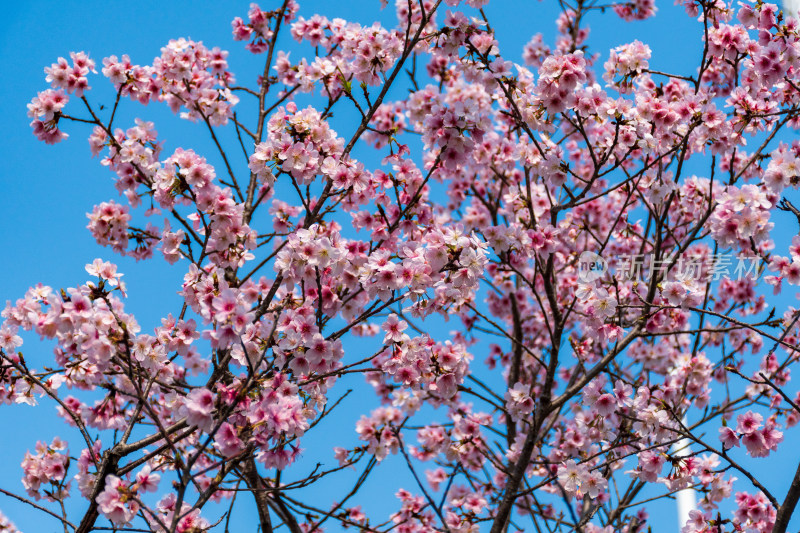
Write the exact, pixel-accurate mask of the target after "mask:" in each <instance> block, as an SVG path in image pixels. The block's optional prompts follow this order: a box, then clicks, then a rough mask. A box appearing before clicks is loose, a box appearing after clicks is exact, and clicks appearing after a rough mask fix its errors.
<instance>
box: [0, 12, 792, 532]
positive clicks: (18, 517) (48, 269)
mask: <svg viewBox="0 0 800 533" xmlns="http://www.w3.org/2000/svg"><path fill="white" fill-rule="evenodd" d="M300 4H301V5H300V7H301V14H302V15H305V16H310V15H311V14H313V13H316V12H319V13H322V14H325V15H327V16H330V17H333V16H339V17H342V18H345V19H348V20H354V21H357V22H361V23H371V22H372V21H373V20H376V19H380V20H383V21H387V22H388V23H389V24H390V25H392V26H393V25H394V10H393V6H390V7H389V8H387V9H386V10H384V11H383V12H381V11H380V10H379V6H380V3H379V1H378V0H351V1H344V2H323V1H319V0H316V1H305V2H304V1H302V0H301V2H300ZM248 5H249V2H189V1H185V0H184V1H169V2H152V1H146V2H138V3H130V2H124V3H123V2H109V1H107V0H106V1H96V0H87V1H82V2H54V1H53V2H14V3H6V4H4V14H3V19H2V22H0V71H2V72H3V73H4V83H2V84H0V101H2V102H3V110H4V112H3V113H2V114H0V128H1V131H3V132H4V134H5V135H4V142H0V160H2V161H3V165H2V167H0V183H1V185H0V191H1V192H2V211H0V230H2V231H0V250H2V251H3V263H2V265H3V266H2V269H0V272H2V275H0V303H3V302H4V301H5V300H6V299H12V300H13V299H16V298H18V297H19V296H21V295H22V294H23V293H24V292H25V290H26V289H27V288H28V287H30V286H32V285H34V284H36V283H38V282H42V283H45V284H47V285H51V286H53V287H55V288H60V287H69V286H75V285H76V284H78V283H81V282H83V281H85V280H86V279H88V278H87V274H86V273H85V271H84V265H85V264H86V263H88V262H90V261H91V260H92V259H93V258H95V257H101V258H103V259H105V260H111V261H113V262H116V263H117V264H119V265H120V270H121V271H122V272H124V273H125V278H124V279H125V281H126V282H127V283H128V289H129V298H128V299H127V302H126V306H127V309H128V310H129V311H131V312H133V313H135V314H136V316H137V318H138V320H139V322H140V324H142V326H143V329H144V330H149V329H152V327H153V326H155V325H156V324H157V323H158V320H159V319H160V317H162V316H166V314H167V313H169V312H172V313H177V311H179V298H178V297H177V296H176V295H175V291H177V290H178V288H179V286H180V280H181V278H182V275H183V268H184V267H185V264H181V263H179V264H177V265H175V266H173V267H169V266H167V265H166V264H165V263H164V262H163V261H161V260H160V259H156V260H154V261H147V262H141V263H139V264H135V263H134V262H133V261H131V260H126V259H120V258H118V257H115V256H114V255H113V254H112V253H111V251H110V250H109V249H106V248H101V247H99V246H97V245H96V244H95V243H94V241H93V239H92V238H91V236H90V235H89V233H88V230H86V229H85V227H86V223H87V220H86V216H85V213H86V212H87V211H89V210H91V208H92V206H93V205H95V204H97V203H99V202H102V201H106V200H108V199H111V198H115V199H118V198H117V195H116V191H115V189H114V188H113V184H112V179H111V178H112V176H111V174H110V173H109V172H108V170H107V169H106V168H104V167H102V166H100V165H99V161H98V160H97V159H92V158H91V156H90V154H89V151H88V145H87V142H86V137H87V136H88V134H89V131H88V129H87V128H83V127H81V126H80V125H75V124H68V125H67V126H66V130H67V132H68V133H70V134H71V137H70V138H69V139H68V140H67V141H65V142H62V143H60V144H58V145H56V146H52V147H51V146H45V145H44V144H43V143H40V142H38V141H37V140H36V139H35V138H34V137H33V135H32V134H31V131H30V128H29V126H28V123H29V122H30V119H29V118H28V117H27V116H26V111H27V109H26V104H27V103H28V102H29V101H30V100H31V98H32V97H33V96H35V95H36V93H37V91H41V90H43V89H45V88H46V87H47V85H46V83H45V81H44V74H43V72H42V68H43V67H44V66H46V65H49V64H50V63H52V62H54V61H55V60H56V59H57V58H58V57H59V56H65V57H67V56H68V53H69V52H70V51H78V50H83V51H86V52H88V53H89V54H90V56H91V57H92V58H94V59H95V60H96V61H97V62H98V64H100V61H101V60H102V58H103V57H106V56H108V55H112V54H116V55H118V56H119V55H122V54H128V55H130V57H131V59H132V61H133V62H134V63H138V64H149V63H150V62H151V61H152V59H153V57H155V56H157V55H158V54H159V49H160V48H161V46H163V45H164V44H166V42H167V41H168V40H169V39H171V38H177V37H191V38H192V39H195V40H202V41H203V42H205V43H206V44H207V45H208V46H220V47H221V48H223V49H227V50H230V51H231V55H230V56H229V62H230V64H231V70H232V71H233V72H234V73H235V74H236V75H237V80H238V82H239V83H241V84H249V85H253V83H254V81H255V77H256V76H257V75H258V74H259V73H260V68H261V64H262V63H261V61H262V58H261V57H257V58H255V59H254V58H253V56H251V54H249V53H248V52H246V51H245V50H244V48H243V43H236V42H233V41H232V39H231V32H230V21H231V19H232V18H233V17H234V16H242V17H246V12H247V9H248ZM261 5H262V7H265V8H267V7H271V6H270V4H269V3H268V2H266V1H262V2H261ZM658 7H659V10H660V11H659V14H658V16H657V17H655V18H654V19H651V20H648V21H644V22H637V23H633V24H624V23H622V22H621V21H619V19H617V18H616V17H615V16H614V15H610V14H606V15H603V16H600V15H599V14H595V15H591V16H590V17H589V19H588V23H589V25H590V26H591V28H592V37H591V38H590V43H591V44H592V51H593V52H600V53H601V59H600V61H599V64H600V65H602V62H603V61H605V58H606V56H607V53H608V49H609V48H611V47H614V46H618V45H620V44H623V43H626V42H630V41H632V40H634V39H640V40H642V41H645V42H647V43H648V44H650V46H651V48H652V49H653V60H652V61H651V68H654V69H658V70H666V71H670V70H673V71H675V70H682V71H683V72H684V73H685V72H686V68H687V65H692V64H693V62H696V61H697V54H698V53H699V51H700V46H701V44H700V35H701V33H700V31H701V30H700V26H699V25H697V24H693V23H691V21H689V19H688V18H687V17H686V16H685V15H684V14H683V12H682V9H681V8H680V7H675V6H673V5H672V2H671V1H661V2H659V3H658ZM556 13H557V2H555V1H554V0H544V1H542V2H537V1H533V0H495V1H494V3H492V4H490V5H489V7H488V8H487V14H488V16H489V18H490V21H491V22H492V24H493V26H494V27H495V29H496V31H497V33H498V36H499V41H500V46H501V51H502V52H503V55H504V56H505V57H506V58H507V59H510V60H513V61H515V62H520V63H521V52H522V46H523V45H524V44H525V43H526V42H527V41H528V40H529V39H530V37H531V36H532V35H533V34H534V33H536V32H539V31H541V32H543V33H544V35H545V40H546V41H547V42H548V43H549V44H552V43H553V38H554V36H555V28H554V24H553V21H554V19H555V15H556ZM281 41H282V47H283V49H286V50H292V49H296V45H295V43H294V41H291V40H290V39H289V36H288V33H284V34H283V38H282V40H281ZM297 57H299V55H298V52H294V53H293V54H292V58H293V59H296V58H297ZM90 84H91V85H92V86H93V87H96V88H97V89H99V90H96V91H92V92H90V93H89V98H90V99H91V100H92V101H93V102H94V103H104V104H106V105H110V104H112V103H113V93H112V92H111V90H110V88H109V87H110V85H109V84H108V82H107V80H105V79H104V78H103V77H102V76H101V75H96V76H93V77H91V78H90ZM390 97H391V94H390ZM71 105H72V104H71ZM72 109H76V107H73V108H72ZM67 111H68V112H70V108H69V107H68V108H67ZM134 117H142V118H146V119H148V120H153V121H155V122H156V129H157V130H158V132H159V138H160V139H164V140H166V145H165V153H166V154H169V153H171V152H172V151H173V150H174V149H175V148H176V147H177V146H184V147H187V146H189V147H192V148H194V149H195V150H196V151H198V152H200V153H202V154H204V155H206V156H207V157H208V158H209V160H210V161H211V162H212V163H215V164H216V163H217V158H216V157H215V155H214V153H213V151H212V149H211V145H210V144H209V141H208V139H207V138H206V136H205V135H204V133H205V132H203V131H201V130H200V129H199V128H196V127H194V126H193V125H192V124H190V123H187V122H185V121H181V120H180V119H178V118H176V117H175V116H173V115H172V113H171V112H169V110H168V109H167V108H166V106H164V105H159V104H150V105H149V106H148V107H147V108H142V107H141V106H139V105H138V104H132V103H130V102H125V105H124V107H123V108H122V110H121V114H120V115H119V119H118V121H117V124H118V125H120V126H126V127H127V125H130V124H132V123H133V118H134ZM348 119H352V117H351V116H348V115H347V114H342V115H339V116H337V119H336V123H335V124H334V127H335V129H336V130H337V131H339V133H340V134H341V135H343V136H345V137H347V136H348V135H349V134H350V133H351V132H352V130H353V128H354V124H353V122H352V121H350V122H348ZM187 139H188V143H189V144H188V145H187ZM356 155H357V156H359V155H360V156H361V157H363V158H364V159H365V160H367V161H369V160H370V156H369V155H368V154H365V153H364V152H362V153H361V154H356ZM50 350H51V346H50V345H49V344H47V345H45V344H42V343H39V342H38V341H37V340H35V339H32V338H31V337H26V346H24V351H25V354H26V357H27V358H28V359H30V360H33V361H36V362H37V363H34V364H38V365H41V364H42V363H41V362H43V361H46V360H48V359H49V358H50V357H51V355H50ZM484 357H485V355H484V354H477V357H476V359H477V360H479V361H480V360H483V359H484ZM346 386H347V387H357V388H358V389H363V388H365V387H366V385H365V384H364V383H363V381H362V380H361V378H353V379H352V380H351V381H350V382H349V383H348V384H347V385H346ZM352 398H353V399H351V400H350V401H349V403H344V404H343V408H342V409H343V410H344V414H343V415H342V416H341V417H340V418H339V419H338V420H337V422H336V423H335V424H334V423H331V424H328V426H327V428H326V429H325V431H326V432H327V434H328V435H329V436H330V437H331V439H330V440H328V441H325V442H321V443H315V442H314V440H313V437H312V439H305V440H304V441H303V445H304V447H305V448H306V450H307V452H306V464H307V465H308V464H310V465H313V463H314V462H315V461H317V460H320V461H325V462H327V463H328V464H330V463H331V462H332V456H331V452H330V446H331V443H330V442H331V440H334V439H340V440H341V443H342V444H352V443H355V441H356V438H355V433H354V429H353V424H354V422H355V419H356V418H357V417H358V416H359V415H360V414H361V413H362V412H364V409H363V408H362V406H363V404H364V403H363V402H370V401H371V400H369V394H368V393H364V392H361V393H359V392H356V393H355V394H354V395H353V397H352ZM0 425H2V426H1V427H2V428H3V431H2V433H0V457H1V458H2V459H1V460H0V487H2V488H4V489H8V490H21V486H20V483H19V479H20V477H21V469H20V468H19V462H20V461H21V460H22V457H23V454H24V452H25V450H26V449H33V447H34V445H35V442H36V440H47V441H49V440H50V439H51V438H52V436H53V435H54V434H56V429H57V428H58V427H59V426H60V422H59V419H57V418H56V417H55V415H54V411H53V410H52V409H51V408H49V407H45V408H40V409H35V410H34V409H32V408H30V407H27V406H10V407H9V406H2V407H0ZM787 437H789V435H787ZM336 444H339V442H337V443H336ZM72 451H73V452H74V453H78V452H79V449H78V444H77V441H75V446H74V447H73V449H72ZM783 454H784V455H785V456H786V458H787V459H791V458H794V460H795V461H796V454H791V453H788V452H786V450H785V449H784V451H783ZM775 459H776V458H775V457H772V458H770V459H769V464H771V465H774V464H776V463H775ZM389 463H391V462H389ZM381 468H384V469H386V470H385V471H384V474H386V473H389V474H390V475H391V476H392V478H394V479H406V480H407V481H408V483H406V484H405V485H406V486H407V487H408V488H412V487H413V482H412V481H411V480H410V477H409V476H408V474H407V473H406V472H405V469H404V468H403V467H402V465H400V464H399V462H397V461H395V462H394V463H392V464H386V465H382V466H381ZM775 475H776V478H775V479H774V480H772V481H774V482H775V483H776V485H774V486H776V487H784V486H788V479H787V480H781V479H780V476H781V474H780V473H778V472H776V473H775ZM380 476H381V474H380V473H379V474H378V476H376V477H375V481H373V482H372V483H371V484H370V485H368V487H367V489H368V494H369V497H368V498H366V499H365V500H362V501H361V502H359V503H362V504H363V505H364V507H365V508H366V509H370V510H373V511H376V512H378V513H382V514H383V516H388V514H389V513H390V512H392V511H393V510H395V509H396V508H397V505H396V500H395V498H394V497H393V496H392V494H393V493H394V491H395V490H396V487H395V486H394V485H392V486H386V485H382V484H380V483H378V481H379V477H380ZM328 488H329V489H335V487H332V486H329V487H328ZM739 488H740V489H741V490H751V488H750V487H748V486H747V485H746V484H740V485H739ZM784 490H785V489H783V488H780V489H779V490H776V492H777V494H781V495H782V494H783V492H784ZM0 509H1V510H3V511H4V512H5V513H6V514H7V515H8V516H9V517H10V518H11V519H12V520H13V521H14V522H16V524H17V525H18V526H19V527H20V528H21V529H23V530H24V531H25V532H27V533H38V532H43V533H45V532H49V531H56V530H57V524H56V523H55V522H54V521H47V522H40V521H39V519H38V515H37V514H36V513H33V512H30V510H29V509H27V508H25V507H24V506H22V505H21V504H18V503H16V502H13V501H11V500H9V499H7V498H5V497H0ZM650 510H651V514H652V515H653V516H652V518H654V519H655V520H654V521H653V522H654V531H676V524H675V520H674V516H673V514H674V511H673V508H672V506H671V504H670V503H669V502H666V503H661V504H658V505H653V506H652V507H651V508H650ZM250 516H251V517H252V520H253V521H252V522H248V521H247V520H245V521H243V522H240V523H239V525H240V526H241V527H243V529H242V530H243V531H252V530H254V525H253V524H254V520H255V515H254V514H253V513H251V514H250Z"/></svg>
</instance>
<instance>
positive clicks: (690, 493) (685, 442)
mask: <svg viewBox="0 0 800 533" xmlns="http://www.w3.org/2000/svg"><path fill="white" fill-rule="evenodd" d="M682 423H683V425H684V427H685V426H686V425H687V424H686V418H685V417H684V419H683V421H682ZM690 442H691V441H690V440H689V439H681V440H679V441H678V442H676V443H675V444H673V445H672V451H673V453H674V454H675V455H677V456H678V457H685V456H687V455H689V454H691V453H692V450H691V448H690V447H689V443H690ZM675 498H676V500H677V503H678V527H679V528H682V527H683V526H685V525H686V522H688V521H689V513H690V512H692V511H694V510H695V509H697V496H696V494H695V492H694V489H692V488H687V489H683V490H679V491H678V492H676V493H675ZM678 531H680V529H679V530H678Z"/></svg>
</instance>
